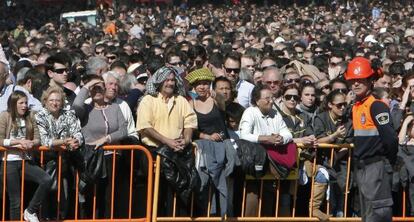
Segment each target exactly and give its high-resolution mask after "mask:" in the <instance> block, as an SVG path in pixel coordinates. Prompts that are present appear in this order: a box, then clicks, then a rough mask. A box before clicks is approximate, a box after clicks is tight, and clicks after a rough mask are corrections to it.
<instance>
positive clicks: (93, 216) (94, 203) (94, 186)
mask: <svg viewBox="0 0 414 222" xmlns="http://www.w3.org/2000/svg"><path fill="white" fill-rule="evenodd" d="M95 218H96V183H95V184H94V185H93V207H92V219H94V220H95Z"/></svg>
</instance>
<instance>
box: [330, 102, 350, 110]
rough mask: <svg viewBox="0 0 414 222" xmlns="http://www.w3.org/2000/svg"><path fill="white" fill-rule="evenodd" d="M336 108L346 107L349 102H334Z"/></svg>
mask: <svg viewBox="0 0 414 222" xmlns="http://www.w3.org/2000/svg"><path fill="white" fill-rule="evenodd" d="M332 104H333V105H334V106H335V107H336V108H338V109H341V108H342V107H346V106H347V105H348V104H347V103H346V102H343V103H336V104H335V103H332Z"/></svg>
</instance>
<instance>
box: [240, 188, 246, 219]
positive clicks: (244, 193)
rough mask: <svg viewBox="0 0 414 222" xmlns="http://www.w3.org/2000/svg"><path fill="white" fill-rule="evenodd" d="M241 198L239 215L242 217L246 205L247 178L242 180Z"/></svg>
mask: <svg viewBox="0 0 414 222" xmlns="http://www.w3.org/2000/svg"><path fill="white" fill-rule="evenodd" d="M243 184H244V185H243V198H242V209H241V215H242V217H243V216H245V215H244V209H245V207H246V186H247V180H244V183H243Z"/></svg>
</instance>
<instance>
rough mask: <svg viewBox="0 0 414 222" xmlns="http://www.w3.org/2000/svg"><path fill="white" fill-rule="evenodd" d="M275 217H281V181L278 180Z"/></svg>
mask: <svg viewBox="0 0 414 222" xmlns="http://www.w3.org/2000/svg"><path fill="white" fill-rule="evenodd" d="M275 193H276V209H275V217H278V216H279V197H280V196H279V195H280V179H279V180H277V188H276V192H275Z"/></svg>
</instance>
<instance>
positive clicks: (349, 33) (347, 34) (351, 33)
mask: <svg viewBox="0 0 414 222" xmlns="http://www.w3.org/2000/svg"><path fill="white" fill-rule="evenodd" d="M345 35H346V36H351V37H354V36H355V35H354V33H353V32H352V31H351V30H349V31H347V32H346V33H345Z"/></svg>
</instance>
